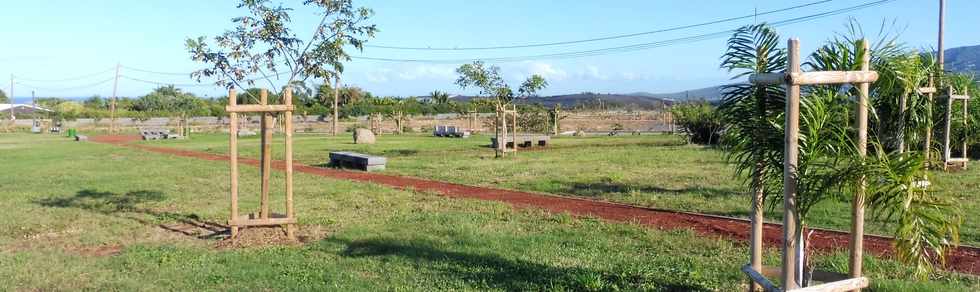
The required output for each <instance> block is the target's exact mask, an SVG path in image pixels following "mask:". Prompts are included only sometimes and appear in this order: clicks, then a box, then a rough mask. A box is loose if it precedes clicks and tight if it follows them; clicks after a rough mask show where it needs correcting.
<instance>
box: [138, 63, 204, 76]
mask: <svg viewBox="0 0 980 292" xmlns="http://www.w3.org/2000/svg"><path fill="white" fill-rule="evenodd" d="M122 67H123V68H126V69H129V70H133V71H136V72H142V73H149V74H156V75H170V76H190V75H191V73H183V72H160V71H153V70H146V69H140V68H134V67H129V66H125V65H123V66H122Z"/></svg>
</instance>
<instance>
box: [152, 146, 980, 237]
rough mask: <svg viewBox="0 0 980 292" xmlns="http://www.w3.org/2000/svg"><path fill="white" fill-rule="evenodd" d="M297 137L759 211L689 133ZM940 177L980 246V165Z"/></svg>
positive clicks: (842, 226) (437, 171)
mask: <svg viewBox="0 0 980 292" xmlns="http://www.w3.org/2000/svg"><path fill="white" fill-rule="evenodd" d="M277 139H278V138H277ZM276 141H281V140H276ZM294 141H295V146H294V147H295V151H294V152H295V153H294V157H295V159H297V160H298V161H300V162H302V163H305V164H310V165H322V164H324V163H326V161H327V159H328V153H329V152H330V151H337V150H348V151H358V152H364V153H371V154H376V155H383V156H386V157H388V169H387V170H386V172H387V173H392V174H399V175H408V176H415V177H423V178H430V179H435V180H441V181H449V182H457V183H463V184H469V185H478V186H488V187H498V188H507V189H518V190H524V191H533V192H543V193H551V194H558V195H569V196H580V197H588V198H595V199H602V200H609V201H616V202H622V203H628V204H634V205H640V206H647V207H655V208H663V209H671V210H682V211H691V212H700V213H708V214H716V215H726V216H736V217H747V216H748V211H749V201H750V197H749V196H748V192H747V191H746V188H745V187H743V184H742V183H741V180H740V179H738V178H735V177H733V173H734V170H733V169H732V168H731V167H730V166H729V165H727V164H726V163H725V161H724V157H723V153H722V152H721V151H718V150H716V149H713V148H705V147H700V146H690V145H684V142H683V140H682V138H681V137H679V136H669V135H644V136H615V137H608V136H598V137H584V138H580V137H559V138H555V139H553V143H552V146H550V148H549V149H547V150H542V151H527V152H519V153H518V154H517V156H516V157H509V158H506V159H494V158H493V150H492V149H490V148H487V145H488V144H489V137H488V136H479V135H478V136H474V137H472V138H469V139H453V138H438V137H431V136H430V135H428V134H414V135H409V134H406V135H383V136H380V137H379V138H378V143H377V144H374V145H356V144H353V142H352V139H351V137H350V135H348V134H344V135H343V136H339V137H331V136H325V135H322V134H320V135H312V134H299V135H296V136H295V137H294ZM143 143H146V144H151V145H163V146H167V147H179V148H184V149H193V150H199V151H206V152H211V153H219V154H224V153H227V151H228V137H227V134H225V135H219V134H207V135H195V136H194V137H193V139H191V140H182V141H148V142H143ZM240 148H241V150H240V153H241V154H240V155H242V156H243V157H253V158H258V138H257V137H249V138H243V140H242V141H241V143H240ZM281 150H282V145H281V143H279V144H276V145H274V146H273V151H274V153H275V154H274V156H275V157H276V158H277V159H281V158H282V152H281ZM974 164H975V163H974ZM932 179H933V180H934V184H933V186H934V190H935V191H937V192H941V193H944V194H948V195H952V196H954V197H956V198H958V200H959V202H960V205H961V206H962V208H963V210H964V212H963V215H964V216H965V217H964V220H963V226H962V228H961V230H960V234H961V241H962V243H964V244H969V245H974V246H977V245H980V169H978V167H971V168H969V170H967V171H963V172H956V173H942V172H936V173H934V174H933V175H932ZM780 213H781V212H780V210H779V209H778V208H777V210H775V211H774V212H769V213H768V214H767V215H766V217H767V219H769V220H772V221H775V222H778V221H779V220H781V215H780ZM872 215H873V213H872ZM808 219H809V222H810V224H811V225H812V226H815V227H823V228H831V229H838V230H847V229H848V228H850V207H849V203H841V202H826V203H824V204H822V205H821V206H818V207H816V208H814V209H813V210H812V211H811V215H810V218H808ZM866 228H867V231H868V232H869V233H873V234H880V235H891V234H892V233H893V231H894V227H893V226H890V225H888V224H887V223H886V222H884V221H881V220H875V218H873V217H869V218H868V224H867V225H866Z"/></svg>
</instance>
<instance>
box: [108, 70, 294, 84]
mask: <svg viewBox="0 0 980 292" xmlns="http://www.w3.org/2000/svg"><path fill="white" fill-rule="evenodd" d="M130 69H131V68H130ZM188 74H190V73H188ZM287 74H290V72H279V73H277V74H272V75H268V76H266V77H255V78H250V79H245V80H240V81H244V82H254V81H260V80H263V79H266V78H272V77H279V76H282V75H287ZM119 77H121V78H123V79H126V80H130V81H136V82H142V83H147V84H153V85H161V86H166V85H173V86H177V87H214V86H217V85H215V84H213V83H174V82H165V81H156V80H146V79H140V78H135V77H130V76H126V75H120V76H119Z"/></svg>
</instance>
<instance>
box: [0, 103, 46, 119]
mask: <svg viewBox="0 0 980 292" xmlns="http://www.w3.org/2000/svg"><path fill="white" fill-rule="evenodd" d="M11 108H13V114H15V115H23V114H28V115H29V114H33V113H35V112H52V110H49V109H46V108H43V107H40V106H35V105H32V104H23V103H0V116H4V117H9V116H10V110H11Z"/></svg>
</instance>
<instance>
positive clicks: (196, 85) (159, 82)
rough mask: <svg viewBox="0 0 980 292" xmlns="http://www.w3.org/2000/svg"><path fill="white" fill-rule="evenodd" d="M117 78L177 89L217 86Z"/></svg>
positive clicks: (127, 77)
mask: <svg viewBox="0 0 980 292" xmlns="http://www.w3.org/2000/svg"><path fill="white" fill-rule="evenodd" d="M119 77H121V78H123V79H126V80H130V81H136V82H142V83H147V84H153V85H161V86H167V85H173V86H177V87H214V86H217V85H214V84H206V83H173V82H161V81H153V80H144V79H139V78H133V77H129V76H126V75H119Z"/></svg>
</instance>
